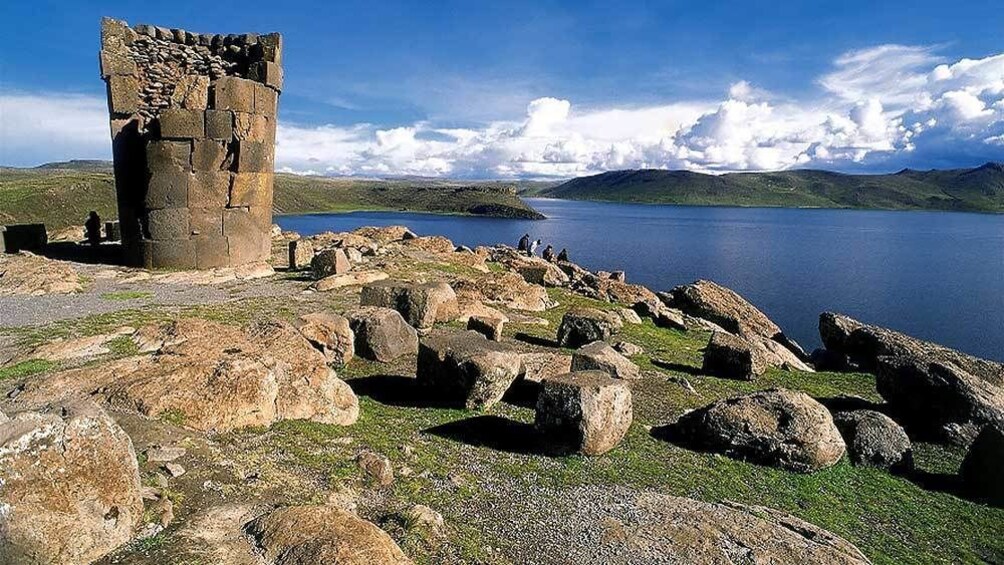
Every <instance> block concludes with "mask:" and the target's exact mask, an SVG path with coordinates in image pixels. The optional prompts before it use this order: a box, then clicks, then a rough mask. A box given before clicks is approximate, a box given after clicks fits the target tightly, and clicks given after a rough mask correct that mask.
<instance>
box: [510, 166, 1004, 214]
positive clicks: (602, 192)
mask: <svg viewBox="0 0 1004 565" xmlns="http://www.w3.org/2000/svg"><path fill="white" fill-rule="evenodd" d="M522 194H523V195H524V196H543V197H548V198H564V199H569V200H596V201H609V202H637V203H648V204H686V205H696V206H777V207H818V208H871V209H886V210H957V211H968V212H1004V164H1001V163H987V164H985V165H983V166H980V167H976V168H973V169H952V170H930V171H916V170H910V169H905V170H902V171H900V172H898V173H893V174H880V175H852V174H842V173H834V172H828V171H819V170H793V171H781V172H772V173H729V174H723V175H708V174H702V173H695V172H690V171H666V170H657V169H643V170H630V171H612V172H608V173H602V174H598V175H593V176H588V177H581V178H577V179H572V180H570V181H568V182H565V183H562V184H560V185H557V186H553V187H549V188H542V189H535V190H529V191H524V192H523V193H522Z"/></svg>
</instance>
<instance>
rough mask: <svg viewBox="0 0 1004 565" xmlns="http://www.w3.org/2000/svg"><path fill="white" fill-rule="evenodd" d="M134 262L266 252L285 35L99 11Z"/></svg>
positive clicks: (232, 258) (219, 262) (250, 258)
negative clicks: (134, 21) (222, 31)
mask: <svg viewBox="0 0 1004 565" xmlns="http://www.w3.org/2000/svg"><path fill="white" fill-rule="evenodd" d="M100 62H101V76H102V78H103V79H104V80H105V81H106V83H107V87H108V109H109V114H110V121H111V136H112V147H113V155H114V160H115V189H116V194H117V198H118V210H119V220H120V222H121V236H122V244H123V247H124V248H125V257H126V260H127V262H129V263H130V264H133V265H138V266H145V267H171V268H199V269H207V268H213V267H223V266H231V265H240V264H245V263H251V262H256V261H264V260H267V259H268V257H269V255H270V253H271V249H270V229H271V225H272V186H273V176H274V154H275V124H276V113H277V109H278V97H279V93H280V91H281V90H282V80H283V76H282V66H281V65H282V37H281V36H280V35H279V34H277V33H272V34H268V35H261V36H259V35H257V34H243V35H209V34H195V33H191V32H188V31H184V30H180V29H166V28H161V27H154V26H149V25H138V26H135V27H129V25H128V24H127V23H125V22H123V21H118V20H114V19H110V18H105V19H103V20H102V23H101V53H100Z"/></svg>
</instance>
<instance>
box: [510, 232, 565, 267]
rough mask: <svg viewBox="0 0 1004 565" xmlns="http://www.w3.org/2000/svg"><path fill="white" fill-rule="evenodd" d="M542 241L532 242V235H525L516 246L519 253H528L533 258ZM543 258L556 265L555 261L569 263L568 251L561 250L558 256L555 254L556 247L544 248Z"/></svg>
mask: <svg viewBox="0 0 1004 565" xmlns="http://www.w3.org/2000/svg"><path fill="white" fill-rule="evenodd" d="M540 244H541V241H540V240H539V239H537V240H534V241H530V234H528V233H527V234H523V237H521V238H519V244H518V245H517V246H516V250H517V251H521V252H523V253H526V256H527V257H533V256H534V255H536V254H537V248H538V247H540ZM541 257H543V258H544V260H545V261H549V262H551V263H554V262H555V261H568V250H567V249H565V248H562V249H561V252H559V253H558V254H557V255H555V254H554V247H552V246H550V245H548V246H547V247H545V248H544V252H543V253H541Z"/></svg>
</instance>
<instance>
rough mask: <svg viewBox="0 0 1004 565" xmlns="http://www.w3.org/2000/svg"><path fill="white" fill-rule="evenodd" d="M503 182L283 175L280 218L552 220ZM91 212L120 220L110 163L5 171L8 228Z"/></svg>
mask: <svg viewBox="0 0 1004 565" xmlns="http://www.w3.org/2000/svg"><path fill="white" fill-rule="evenodd" d="M516 193H517V185H516V184H515V183H512V182H503V181H452V180H437V179H427V178H418V179H356V178H331V177H320V176H304V175H294V174H290V173H276V175H275V193H274V202H273V207H274V210H275V213H276V214H312V213H324V212H352V211H359V210H394V211H410V212H429V213H437V214H463V215H474V216H489V217H497V218H521V219H529V220H541V219H544V215H543V214H541V213H540V212H537V211H536V210H534V209H533V208H532V207H530V206H529V205H527V204H526V203H525V202H523V201H522V200H520V198H519V196H517V194H516ZM90 210H95V211H97V212H98V214H99V215H100V216H101V217H103V218H106V217H107V218H114V217H116V216H117V215H118V211H117V209H116V204H115V178H114V175H113V174H112V163H111V162H110V161H95V160H72V161H62V162H58V163H46V164H44V165H39V166H38V167H32V168H13V167H0V224H12V223H30V222H44V223H45V224H46V226H47V227H49V228H50V229H59V228H63V227H67V226H71V225H78V224H82V223H83V221H84V219H85V218H86V216H87V213H88V212H89V211H90Z"/></svg>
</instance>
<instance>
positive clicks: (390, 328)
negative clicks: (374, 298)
mask: <svg viewBox="0 0 1004 565" xmlns="http://www.w3.org/2000/svg"><path fill="white" fill-rule="evenodd" d="M346 316H347V317H348V319H349V325H350V326H351V328H352V331H353V332H355V335H356V342H355V346H356V347H355V349H356V354H357V355H359V356H360V357H363V358H365V359H370V360H373V361H380V362H381V363H389V362H391V361H393V360H395V359H397V358H398V357H401V356H403V355H411V354H414V353H417V352H418V332H416V331H415V328H413V327H411V326H410V325H408V323H407V322H405V321H404V318H402V317H401V314H399V313H398V311H397V310H392V309H390V308H380V307H377V306H366V307H363V308H359V309H356V310H352V311H350V312H347V313H346Z"/></svg>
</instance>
